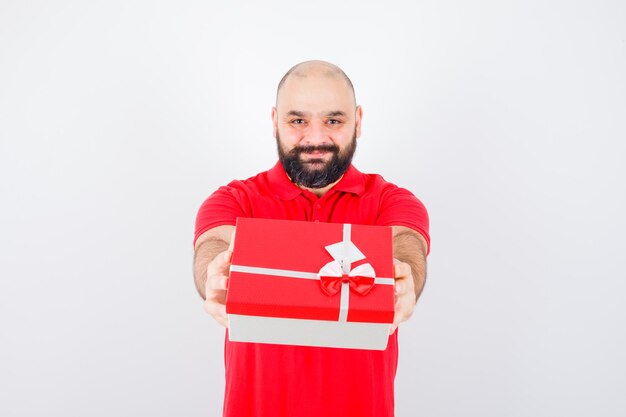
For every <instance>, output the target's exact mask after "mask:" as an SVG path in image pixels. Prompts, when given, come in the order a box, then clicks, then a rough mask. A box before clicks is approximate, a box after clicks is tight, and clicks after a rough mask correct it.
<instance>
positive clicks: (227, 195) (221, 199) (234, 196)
mask: <svg viewBox="0 0 626 417" xmlns="http://www.w3.org/2000/svg"><path fill="white" fill-rule="evenodd" d="M231 185H232V183H231V184H229V185H227V186H223V187H220V188H218V189H217V190H216V191H215V192H214V193H213V194H211V195H210V196H209V197H208V198H207V199H206V200H204V202H203V203H202V205H201V206H200V209H199V210H198V214H197V216H196V230H195V234H194V238H193V244H194V245H195V244H196V240H197V239H198V237H200V235H201V234H202V233H204V232H206V231H207V230H209V229H212V228H214V227H217V226H223V225H231V226H234V225H235V224H236V222H237V217H245V211H244V210H243V207H242V204H241V199H240V197H239V193H238V190H237V189H235V188H234V187H232V186H231Z"/></svg>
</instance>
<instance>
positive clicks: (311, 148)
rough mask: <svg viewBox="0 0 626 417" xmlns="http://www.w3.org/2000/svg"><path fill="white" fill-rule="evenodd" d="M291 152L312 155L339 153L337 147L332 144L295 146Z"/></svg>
mask: <svg viewBox="0 0 626 417" xmlns="http://www.w3.org/2000/svg"><path fill="white" fill-rule="evenodd" d="M292 152H296V153H299V154H300V153H312V152H334V153H339V146H337V145H334V144H332V143H328V144H324V145H303V146H296V147H295V148H293V150H292Z"/></svg>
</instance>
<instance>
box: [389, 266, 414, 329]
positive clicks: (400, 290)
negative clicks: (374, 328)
mask: <svg viewBox="0 0 626 417" xmlns="http://www.w3.org/2000/svg"><path fill="white" fill-rule="evenodd" d="M394 278H395V282H394V299H395V304H394V310H395V314H394V319H393V324H392V325H391V327H390V329H389V334H393V333H394V332H395V331H396V329H397V328H398V325H399V324H400V323H401V322H403V321H406V320H408V319H409V318H410V317H411V315H412V314H413V310H414V308H415V283H414V282H413V274H412V271H411V267H410V265H409V264H407V263H404V262H401V261H399V260H397V259H394Z"/></svg>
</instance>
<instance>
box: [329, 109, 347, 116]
mask: <svg viewBox="0 0 626 417" xmlns="http://www.w3.org/2000/svg"><path fill="white" fill-rule="evenodd" d="M337 116H342V117H345V116H346V112H343V111H341V110H335V111H331V112H328V113H326V117H337Z"/></svg>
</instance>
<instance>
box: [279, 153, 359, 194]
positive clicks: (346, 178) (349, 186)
mask: <svg viewBox="0 0 626 417" xmlns="http://www.w3.org/2000/svg"><path fill="white" fill-rule="evenodd" d="M267 177H268V180H269V183H270V185H271V188H272V191H274V192H275V193H276V195H277V196H278V197H279V198H280V199H282V200H292V199H294V198H296V197H297V196H298V195H300V194H301V193H302V191H303V189H302V188H300V187H298V186H297V185H295V184H294V183H293V182H291V180H290V179H289V177H288V176H287V173H286V172H285V169H284V168H283V165H282V164H281V163H280V161H278V162H276V165H274V167H273V168H272V169H270V170H269V171H268V172H267ZM333 190H334V191H343V192H347V193H353V194H356V195H359V196H360V195H362V194H363V192H364V191H365V174H362V173H361V172H359V170H357V169H356V168H355V167H354V165H352V164H350V166H349V167H348V170H347V171H346V173H345V174H343V177H341V180H339V182H338V183H337V184H335V186H334V187H333V188H331V189H330V190H329V191H328V192H331V191H333Z"/></svg>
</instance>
